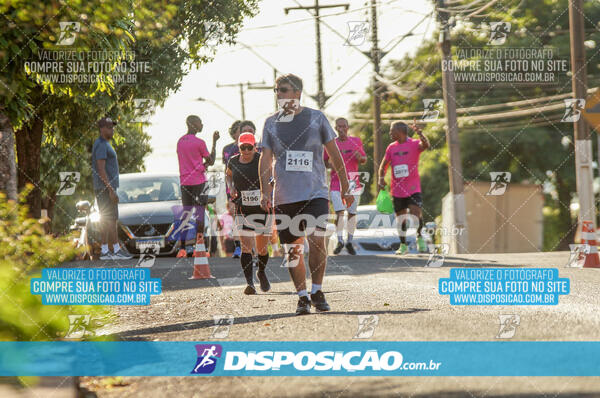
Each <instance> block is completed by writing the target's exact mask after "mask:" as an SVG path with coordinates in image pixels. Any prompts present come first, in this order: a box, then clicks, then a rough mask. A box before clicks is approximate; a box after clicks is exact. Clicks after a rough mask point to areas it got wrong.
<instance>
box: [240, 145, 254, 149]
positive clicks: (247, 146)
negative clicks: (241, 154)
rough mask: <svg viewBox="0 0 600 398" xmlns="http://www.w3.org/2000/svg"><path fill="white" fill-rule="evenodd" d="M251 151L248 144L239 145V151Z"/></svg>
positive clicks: (250, 146)
mask: <svg viewBox="0 0 600 398" xmlns="http://www.w3.org/2000/svg"><path fill="white" fill-rule="evenodd" d="M253 149H254V146H253V145H249V144H244V145H240V150H242V151H251V150H253Z"/></svg>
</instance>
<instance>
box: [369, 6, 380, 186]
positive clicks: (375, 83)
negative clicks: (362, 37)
mask: <svg viewBox="0 0 600 398" xmlns="http://www.w3.org/2000/svg"><path fill="white" fill-rule="evenodd" d="M371 25H372V29H371V43H372V44H371V54H370V58H371V62H373V78H372V88H373V104H372V107H373V170H374V172H375V173H379V164H380V163H381V159H382V158H383V148H382V143H381V85H380V83H379V80H377V76H378V75H379V60H380V56H381V54H380V53H379V40H378V38H377V1H376V0H371ZM378 177H379V176H378Z"/></svg>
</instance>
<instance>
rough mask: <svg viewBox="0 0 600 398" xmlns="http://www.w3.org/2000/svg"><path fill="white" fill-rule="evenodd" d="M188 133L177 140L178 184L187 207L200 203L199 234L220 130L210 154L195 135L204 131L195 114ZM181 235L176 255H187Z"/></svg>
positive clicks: (197, 221)
mask: <svg viewBox="0 0 600 398" xmlns="http://www.w3.org/2000/svg"><path fill="white" fill-rule="evenodd" d="M186 124H187V128H188V132H187V134H186V135H184V136H183V137H181V138H180V139H179V141H177V158H178V159H179V184H180V185H181V203H182V204H183V206H184V207H186V206H200V207H199V209H198V210H196V214H199V215H200V217H199V218H198V219H197V220H196V233H198V231H200V233H201V232H202V231H204V206H206V201H207V196H206V194H205V190H204V183H205V182H206V175H205V173H204V172H205V170H206V168H207V167H208V166H211V165H213V164H214V162H215V150H216V145H217V140H218V139H219V132H218V131H215V132H214V133H213V143H212V150H211V152H210V153H209V152H208V149H207V148H206V143H205V142H204V140H203V139H201V138H198V137H196V134H197V133H199V132H201V131H202V127H203V126H202V121H201V120H200V118H199V117H198V116H196V115H190V116H188V117H187V119H186ZM186 236H187V234H181V237H180V242H181V243H180V249H179V252H178V253H177V257H178V258H180V257H186V256H187V252H186V250H185V237H186Z"/></svg>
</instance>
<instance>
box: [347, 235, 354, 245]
mask: <svg viewBox="0 0 600 398" xmlns="http://www.w3.org/2000/svg"><path fill="white" fill-rule="evenodd" d="M352 237H353V235H352V234H348V243H352Z"/></svg>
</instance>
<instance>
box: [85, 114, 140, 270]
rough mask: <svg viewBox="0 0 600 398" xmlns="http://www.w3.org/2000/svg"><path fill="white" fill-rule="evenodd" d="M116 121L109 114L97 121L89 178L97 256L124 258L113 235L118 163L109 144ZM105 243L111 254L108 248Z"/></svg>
mask: <svg viewBox="0 0 600 398" xmlns="http://www.w3.org/2000/svg"><path fill="white" fill-rule="evenodd" d="M115 125H116V123H115V122H114V121H113V120H112V119H111V118H109V117H103V118H102V119H100V120H99V121H98V129H99V130H100V136H99V137H98V138H97V139H96V141H94V146H93V147H92V179H93V183H94V193H95V194H96V202H97V203H98V211H99V212H100V224H101V228H102V231H101V234H100V243H101V249H100V259H101V260H126V259H130V258H132V257H131V255H129V254H128V253H126V252H125V251H124V250H122V249H121V246H120V245H119V241H118V235H117V220H118V219H119V205H118V203H119V197H118V196H117V188H119V162H118V160H117V153H116V152H115V150H114V149H113V147H112V146H111V145H110V140H111V139H112V137H113V133H114V126H115ZM109 245H110V246H111V247H110V248H111V249H112V253H111V252H110V251H109Z"/></svg>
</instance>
